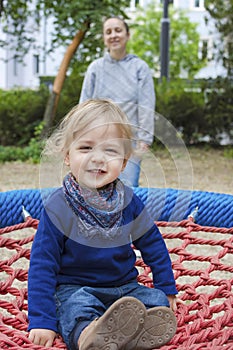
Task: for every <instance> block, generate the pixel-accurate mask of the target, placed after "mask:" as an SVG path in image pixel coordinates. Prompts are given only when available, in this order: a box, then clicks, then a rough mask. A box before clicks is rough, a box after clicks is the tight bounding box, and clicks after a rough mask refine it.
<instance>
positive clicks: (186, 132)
mask: <svg viewBox="0 0 233 350" xmlns="http://www.w3.org/2000/svg"><path fill="white" fill-rule="evenodd" d="M156 97H157V104H156V111H157V112H158V113H160V114H162V115H163V116H164V117H165V118H166V119H168V120H169V121H170V122H171V123H172V125H173V126H174V127H175V128H176V129H177V131H178V132H179V133H181V134H182V137H183V139H184V141H185V142H186V143H188V144H189V143H195V142H196V141H197V140H198V138H199V137H200V136H201V135H203V134H204V133H205V132H206V121H205V118H204V94H203V93H200V89H198V88H197V87H193V86H188V85H187V83H185V82H183V81H181V80H179V81H172V82H167V81H163V82H162V83H160V84H157V85H156Z"/></svg>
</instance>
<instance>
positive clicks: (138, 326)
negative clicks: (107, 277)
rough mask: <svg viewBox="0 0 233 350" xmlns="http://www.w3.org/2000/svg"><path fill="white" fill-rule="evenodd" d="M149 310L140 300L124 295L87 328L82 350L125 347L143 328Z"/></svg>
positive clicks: (107, 349)
mask: <svg viewBox="0 0 233 350" xmlns="http://www.w3.org/2000/svg"><path fill="white" fill-rule="evenodd" d="M146 314H147V310H146V308H145V306H144V304H142V303H141V302H140V301H139V300H137V299H136V298H133V297H123V298H120V299H119V300H117V301H116V302H115V303H113V304H112V305H111V306H110V307H109V308H108V310H107V311H106V312H105V313H104V314H103V316H101V317H100V318H99V319H98V320H96V321H95V322H96V323H94V325H93V327H92V326H90V329H87V332H86V334H85V338H84V339H83V341H82V342H81V344H80V345H79V348H80V350H119V349H123V348H124V347H125V345H126V344H128V343H129V342H130V341H131V340H132V339H133V338H134V337H135V336H136V335H137V334H138V333H140V332H141V331H142V329H143V324H144V321H145V317H146Z"/></svg>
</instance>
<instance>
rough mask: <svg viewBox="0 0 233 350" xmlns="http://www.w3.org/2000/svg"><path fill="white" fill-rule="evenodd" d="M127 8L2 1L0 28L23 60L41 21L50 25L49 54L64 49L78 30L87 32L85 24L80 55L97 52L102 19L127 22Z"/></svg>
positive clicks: (94, 0)
mask: <svg viewBox="0 0 233 350" xmlns="http://www.w3.org/2000/svg"><path fill="white" fill-rule="evenodd" d="M127 6H129V0H119V1H117V2H113V1H110V0H81V1H80V0H79V1H77V0H69V1H67V0H56V1H55V0H1V2H0V19H1V27H2V30H3V32H4V33H6V34H9V35H11V36H12V38H14V40H13V41H12V49H13V48H14V49H15V50H17V52H18V54H19V56H20V55H21V56H22V55H24V54H25V53H27V52H28V50H29V49H30V48H31V47H32V45H35V33H36V32H37V30H38V28H39V25H40V21H41V20H42V19H43V18H44V17H45V18H47V19H51V20H52V22H53V25H52V26H53V31H52V33H51V36H52V40H51V46H50V47H49V48H48V50H49V51H54V50H55V49H56V48H57V47H60V46H64V47H67V46H68V45H69V44H70V42H71V41H72V39H73V38H74V36H75V35H76V33H77V32H78V31H79V30H85V29H86V24H87V22H88V23H89V24H90V25H89V30H88V32H87V33H86V36H85V42H84V43H83V50H82V52H83V54H84V53H85V52H86V53H87V51H88V50H91V52H98V49H97V43H98V40H95V39H97V38H98V37H100V36H101V33H102V20H103V18H104V17H105V16H106V17H108V16H111V15H118V16H122V17H125V18H126V17H127V15H126V14H125V12H124V11H123V9H125V8H126V7H127ZM0 45H1V46H3V45H9V40H8V42H4V41H3V40H1V41H0Z"/></svg>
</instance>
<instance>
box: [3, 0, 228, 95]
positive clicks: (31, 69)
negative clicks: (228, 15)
mask: <svg viewBox="0 0 233 350" xmlns="http://www.w3.org/2000/svg"><path fill="white" fill-rule="evenodd" d="M149 1H150V0H131V3H130V9H129V12H128V13H131V14H132V15H133V13H134V12H135V9H136V8H137V6H138V5H140V6H141V7H145V6H146V5H147V4H148V3H149ZM155 2H156V3H157V4H161V3H163V1H162V0H155ZM169 6H174V7H175V8H180V9H183V10H185V11H186V14H187V16H188V17H189V18H190V20H191V21H192V22H196V23H198V27H197V30H198V32H199V34H200V38H201V40H200V52H199V55H200V58H201V56H202V55H206V57H207V58H208V60H209V63H208V65H207V66H206V67H205V68H203V69H202V70H201V71H200V72H199V73H198V74H197V76H196V77H197V78H215V77H216V76H218V75H225V70H224V68H223V67H222V65H221V64H220V63H219V62H216V61H215V60H214V59H213V57H214V45H213V43H214V42H216V40H217V39H218V38H217V36H218V34H217V33H216V30H215V28H214V24H213V21H209V22H208V25H207V24H206V22H205V17H206V16H208V13H207V11H206V10H205V7H204V0H173V4H171V5H169ZM29 26H31V27H33V28H32V29H33V33H34V39H35V43H34V45H33V47H32V48H31V49H30V50H29V52H28V53H27V54H26V55H25V56H24V57H23V60H22V59H19V58H18V57H17V55H16V52H14V50H12V49H11V46H12V43H13V41H14V38H13V37H10V36H6V34H3V32H2V30H1V28H0V36H1V37H2V38H3V40H5V41H6V42H8V43H11V45H9V47H5V48H4V49H3V48H0V88H1V89H11V88H13V87H23V88H37V87H38V86H39V83H40V77H43V76H55V75H56V74H57V72H58V69H59V66H60V63H61V61H62V58H63V55H64V51H65V49H64V48H60V49H59V50H56V51H55V52H53V53H51V54H47V53H46V52H47V49H48V48H49V47H50V41H51V35H50V33H51V31H52V27H53V24H52V20H46V19H45V18H42V19H41V21H40V26H39V27H38V26H36V25H35V24H33V23H31V24H30V23H29Z"/></svg>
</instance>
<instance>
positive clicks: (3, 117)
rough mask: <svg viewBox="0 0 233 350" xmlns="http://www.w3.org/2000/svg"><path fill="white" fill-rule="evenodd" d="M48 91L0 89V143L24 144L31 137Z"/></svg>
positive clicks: (44, 88) (42, 112)
mask: <svg viewBox="0 0 233 350" xmlns="http://www.w3.org/2000/svg"><path fill="white" fill-rule="evenodd" d="M48 95H49V91H48V89H47V88H46V87H45V86H41V87H40V89H39V90H35V91H34V90H29V89H28V90H20V89H13V90H10V91H4V90H0V144H1V145H3V146H9V145H14V146H24V145H27V144H28V142H29V140H30V139H31V138H32V137H33V133H34V129H35V127H36V126H37V125H38V124H39V123H40V122H41V121H42V119H43V114H44V110H45V106H46V102H47V99H48Z"/></svg>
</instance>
